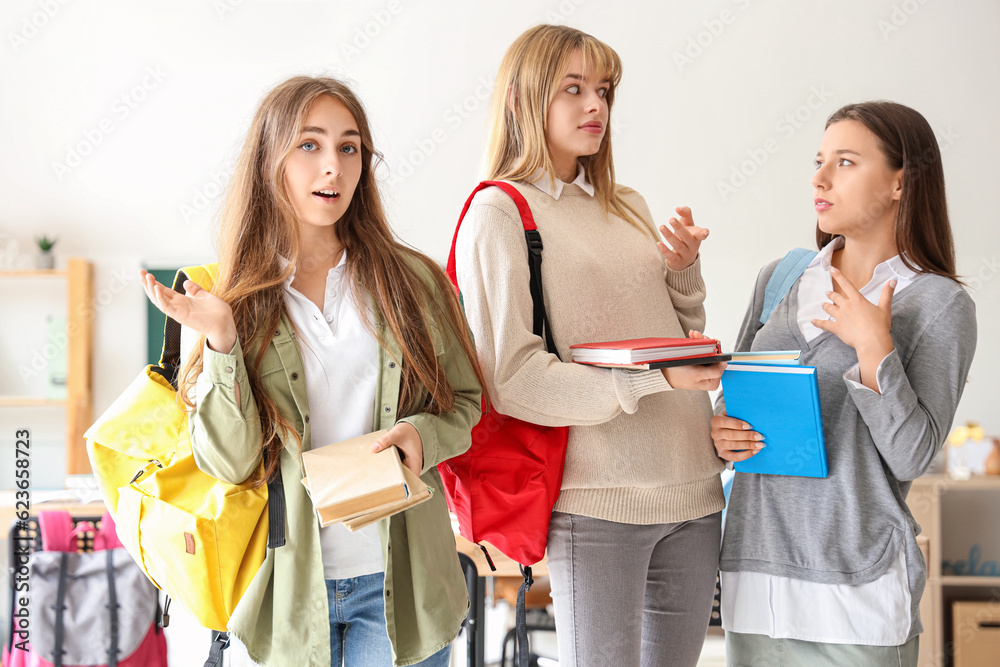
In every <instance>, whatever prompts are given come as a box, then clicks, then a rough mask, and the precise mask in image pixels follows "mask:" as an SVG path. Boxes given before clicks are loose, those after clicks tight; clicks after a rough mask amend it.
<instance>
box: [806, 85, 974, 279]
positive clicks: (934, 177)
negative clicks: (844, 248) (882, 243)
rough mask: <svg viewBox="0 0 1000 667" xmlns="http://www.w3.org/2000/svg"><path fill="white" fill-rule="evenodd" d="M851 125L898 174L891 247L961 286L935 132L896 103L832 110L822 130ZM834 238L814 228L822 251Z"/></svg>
mask: <svg viewBox="0 0 1000 667" xmlns="http://www.w3.org/2000/svg"><path fill="white" fill-rule="evenodd" d="M842 120H854V121H857V122H859V123H861V124H862V125H864V126H865V127H866V128H868V129H869V130H870V131H871V133H872V134H874V135H875V138H876V139H878V144H879V148H880V149H881V150H882V154H883V155H884V156H885V159H886V162H887V163H888V165H889V168H890V169H894V170H898V169H902V170H903V194H902V197H901V198H900V202H899V208H898V209H897V212H896V247H897V248H898V249H899V252H900V256H901V257H902V259H903V263H904V264H905V265H906V266H907V267H909V268H910V269H911V270H914V271H918V272H920V273H936V274H937V275H940V276H945V277H947V278H951V279H952V280H954V281H956V282H958V283H961V280H959V279H958V276H957V274H956V273H955V245H954V242H953V240H952V236H951V223H950V222H949V221H948V203H947V200H946V199H945V189H944V167H943V166H942V164H941V150H940V148H938V143H937V139H936V138H935V137H934V130H932V129H931V126H930V124H929V123H928V122H927V119H925V118H924V117H923V116H922V115H920V113H919V112H917V111H915V110H914V109H911V108H910V107H907V106H903V105H902V104H896V103H895V102H883V101H879V102H861V103H859V104H848V105H847V106H845V107H842V108H840V109H838V110H837V111H835V112H834V113H833V115H832V116H830V117H829V118H828V119H827V121H826V127H830V126H831V125H833V124H834V123H837V122H840V121H842ZM833 239H834V235H832V234H827V233H826V232H824V231H822V230H821V229H820V228H819V224H818V223H817V225H816V245H818V246H819V247H820V248H821V249H822V248H823V247H824V246H825V245H826V244H828V243H830V241H832V240H833Z"/></svg>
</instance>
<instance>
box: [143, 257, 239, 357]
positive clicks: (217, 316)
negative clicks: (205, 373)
mask: <svg viewBox="0 0 1000 667" xmlns="http://www.w3.org/2000/svg"><path fill="white" fill-rule="evenodd" d="M139 277H140V279H141V280H142V288H143V289H144V290H145V291H146V296H148V297H149V300H150V301H152V302H153V305H154V306H156V307H157V308H159V309H160V311H161V312H162V313H163V314H164V315H166V316H167V317H169V318H171V319H173V320H175V321H176V322H178V323H179V324H181V326H185V327H188V328H190V329H194V330H195V331H197V332H198V333H200V334H204V335H205V337H206V338H208V344H209V346H210V347H211V348H212V349H214V350H216V351H219V352H223V353H228V352H229V350H231V349H232V347H233V345H235V344H236V320H235V319H233V309H232V308H231V307H230V306H229V304H228V303H226V302H225V301H223V300H222V299H220V298H219V297H217V296H215V295H214V294H212V293H211V292H209V291H208V290H205V289H202V288H201V286H200V285H198V284H197V283H195V282H194V281H193V280H185V281H184V290H185V291H186V292H187V293H186V294H181V293H180V292H175V291H174V290H172V289H170V288H169V287H167V286H166V285H164V284H163V283H161V282H159V281H157V280H156V278H154V277H153V275H152V274H150V273H148V272H146V271H143V270H141V269H140V271H139Z"/></svg>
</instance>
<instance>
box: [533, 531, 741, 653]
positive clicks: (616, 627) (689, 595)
mask: <svg viewBox="0 0 1000 667" xmlns="http://www.w3.org/2000/svg"><path fill="white" fill-rule="evenodd" d="M720 517H721V513H715V514H711V515H709V516H706V517H702V518H700V519H694V520H692V521H683V522H681V523H667V524H654V525H649V526H637V525H632V524H625V523H615V522H613V521H604V520H602V519H594V518H592V517H586V516H580V515H576V514H566V513H563V512H554V513H553V514H552V524H551V526H550V528H549V543H548V566H549V577H550V580H551V585H552V601H553V604H554V607H555V616H556V631H557V637H558V641H559V664H560V666H561V667H590V666H593V667H608V666H609V665H614V666H615V667H640V666H641V667H673V666H675V665H676V666H677V667H694V666H695V665H696V664H697V662H698V657H699V655H700V654H701V647H702V644H703V643H704V641H705V631H706V629H707V627H708V619H709V615H710V614H711V611H712V598H713V596H714V593H715V578H716V575H717V573H718V569H719V546H720V542H721V539H722V535H721V526H720Z"/></svg>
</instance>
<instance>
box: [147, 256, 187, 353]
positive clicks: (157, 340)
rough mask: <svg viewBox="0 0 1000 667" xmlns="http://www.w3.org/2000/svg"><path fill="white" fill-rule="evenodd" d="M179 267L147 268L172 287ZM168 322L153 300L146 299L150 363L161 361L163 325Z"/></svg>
mask: <svg viewBox="0 0 1000 667" xmlns="http://www.w3.org/2000/svg"><path fill="white" fill-rule="evenodd" d="M179 268H180V267H177V269H179ZM177 269H146V270H147V271H149V272H150V273H151V274H153V277H154V278H156V279H157V280H159V281H160V282H161V283H163V284H164V285H166V286H167V287H172V286H173V284H174V276H175V275H177ZM166 322H167V316H166V315H164V314H163V313H161V312H160V309H159V308H157V307H156V306H154V305H153V302H152V301H150V300H149V299H146V359H147V361H146V363H148V364H156V363H159V362H160V353H161V352H162V351H163V325H164V324H166Z"/></svg>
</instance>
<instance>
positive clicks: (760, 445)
mask: <svg viewBox="0 0 1000 667" xmlns="http://www.w3.org/2000/svg"><path fill="white" fill-rule="evenodd" d="M753 447H754V449H764V448H765V447H767V445H765V444H764V443H763V442H758V443H757V444H756V445H754V446H753Z"/></svg>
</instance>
